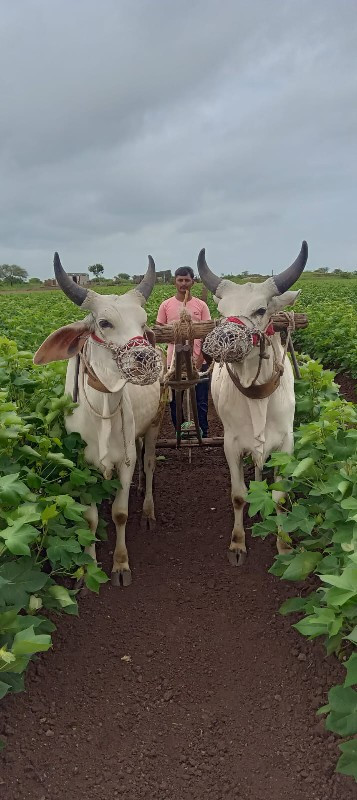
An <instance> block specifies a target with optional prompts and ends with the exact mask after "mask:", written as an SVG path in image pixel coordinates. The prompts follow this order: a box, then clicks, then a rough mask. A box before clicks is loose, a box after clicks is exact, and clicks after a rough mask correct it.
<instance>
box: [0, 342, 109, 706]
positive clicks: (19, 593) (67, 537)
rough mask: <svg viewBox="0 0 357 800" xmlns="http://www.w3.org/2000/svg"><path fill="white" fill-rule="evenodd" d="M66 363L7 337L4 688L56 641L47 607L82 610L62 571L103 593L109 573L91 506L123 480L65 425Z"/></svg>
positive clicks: (2, 431) (1, 407)
mask: <svg viewBox="0 0 357 800" xmlns="http://www.w3.org/2000/svg"><path fill="white" fill-rule="evenodd" d="M65 368H66V365H65V364H62V363H57V364H51V365H48V366H46V367H43V368H39V367H34V366H33V364H32V354H31V353H29V352H27V351H21V350H18V349H17V346H16V344H15V342H13V341H10V340H8V339H7V338H5V337H0V376H1V382H0V386H1V390H0V697H4V696H5V695H6V694H7V693H8V692H18V691H21V689H23V675H24V672H25V670H26V667H27V665H28V663H29V661H30V659H31V658H33V656H34V655H35V654H36V653H39V652H43V651H46V650H48V649H49V648H50V647H51V634H52V632H53V631H54V630H55V625H54V624H53V623H52V622H50V621H49V620H48V619H47V618H46V611H47V610H51V611H55V612H65V613H66V614H77V602H76V598H75V594H76V593H75V591H73V590H71V589H67V588H66V586H65V585H63V579H64V578H65V579H66V578H68V577H70V578H78V577H81V576H83V575H84V580H85V583H86V585H87V586H88V588H89V589H91V590H92V591H95V592H98V590H99V586H100V585H101V584H102V583H104V582H105V581H107V580H108V578H107V576H106V575H105V573H104V572H102V570H101V569H100V568H99V567H98V566H97V565H96V564H95V563H94V562H93V560H92V559H91V557H90V556H89V555H87V554H86V553H85V547H86V546H87V545H90V544H91V543H92V542H93V541H94V536H93V534H92V532H91V530H90V528H89V525H88V523H87V521H86V519H85V517H84V514H85V511H86V509H87V508H88V505H89V504H90V503H92V502H96V503H99V502H101V500H103V499H104V498H106V497H110V496H111V495H112V494H113V492H114V491H115V489H116V488H117V487H118V482H117V481H115V480H113V481H103V478H102V476H101V475H100V474H99V473H98V472H97V470H96V469H94V468H93V467H91V466H90V465H88V464H87V462H86V461H85V458H84V446H85V445H84V442H82V440H81V437H80V436H79V434H76V433H72V434H69V435H68V434H67V433H66V430H65V428H64V414H70V413H71V411H72V410H73V408H74V407H75V406H74V403H73V402H72V400H71V399H70V397H68V396H64V395H63V383H64V375H65ZM40 611H42V614H43V615H40V614H39V612H40Z"/></svg>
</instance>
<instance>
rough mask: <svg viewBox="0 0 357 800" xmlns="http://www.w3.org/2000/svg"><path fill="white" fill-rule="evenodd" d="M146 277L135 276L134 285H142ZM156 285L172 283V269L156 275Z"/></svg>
mask: <svg viewBox="0 0 357 800" xmlns="http://www.w3.org/2000/svg"><path fill="white" fill-rule="evenodd" d="M143 277H144V275H134V276H133V283H140V281H142V279H143ZM156 283H172V272H171V270H170V269H163V270H161V272H157V273H156Z"/></svg>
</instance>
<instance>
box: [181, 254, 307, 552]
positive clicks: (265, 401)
mask: <svg viewBox="0 0 357 800" xmlns="http://www.w3.org/2000/svg"><path fill="white" fill-rule="evenodd" d="M307 255H308V249H307V244H306V242H303V244H302V248H301V251H300V254H299V256H298V258H297V259H296V261H295V262H294V263H293V264H292V265H291V266H290V267H289V268H288V269H286V270H285V271H284V272H282V273H280V274H279V275H276V276H274V277H272V278H268V279H267V280H266V281H264V282H263V283H246V284H243V285H239V284H236V283H234V282H233V281H229V280H222V279H221V278H218V277H217V276H216V275H215V274H214V273H213V272H212V271H211V270H210V269H209V267H208V266H207V263H206V258H205V251H204V250H201V252H200V254H199V256H198V262H197V266H198V270H199V273H200V276H201V278H202V281H203V283H204V284H205V285H206V286H207V288H208V289H210V290H211V291H212V292H213V295H214V299H215V301H216V302H217V304H218V310H219V312H220V314H221V316H222V317H223V318H225V319H227V318H232V317H233V318H234V322H237V323H238V324H239V325H243V326H245V327H246V328H250V329H252V328H254V329H255V330H257V331H261V332H267V333H268V334H270V343H271V346H269V345H268V346H267V347H266V348H265V353H264V357H263V358H260V347H256V346H255V347H253V349H252V350H251V351H250V352H249V354H248V355H247V357H246V358H245V359H244V360H243V361H241V362H239V363H238V362H233V363H231V364H229V365H228V366H227V365H226V364H224V365H223V366H220V365H219V364H218V363H217V364H215V366H214V368H213V373H212V398H213V402H214V405H215V408H216V411H217V414H218V416H219V417H220V419H221V421H222V423H223V427H224V452H225V456H226V459H227V462H228V466H229V469H230V474H231V493H232V494H231V496H232V503H233V509H234V526H233V531H232V536H231V543H230V546H229V550H228V559H229V561H230V563H231V564H232V565H234V566H236V565H238V566H240V565H241V564H243V563H244V561H245V558H246V543H245V531H244V527H243V508H244V505H245V495H246V491H247V490H246V486H245V483H244V472H243V456H244V455H245V454H251V455H252V458H253V461H254V463H255V466H256V479H257V480H260V479H261V470H262V467H263V464H264V462H265V461H266V459H267V458H268V457H269V456H270V454H271V453H272V452H273V451H283V452H286V453H291V452H292V450H293V422H294V412H295V394H294V376H293V371H292V367H291V364H290V361H289V359H288V358H286V359H285V362H284V369H283V372H282V374H281V376H280V375H279V370H278V371H275V369H274V366H275V365H276V364H277V362H279V361H280V364H281V363H282V362H283V358H284V351H283V348H282V345H281V339H280V334H278V333H275V334H274V333H273V331H272V328H271V326H270V329H269V323H270V319H271V316H272V315H273V314H274V313H276V312H278V311H281V310H282V309H284V308H286V307H287V306H291V305H293V304H294V303H295V301H296V299H297V297H298V295H299V294H300V292H298V291H295V292H293V291H289V289H290V287H291V286H292V285H293V284H294V283H295V281H296V280H297V279H298V277H299V276H300V275H301V273H302V271H303V269H304V267H305V264H306V261H307ZM259 338H260V334H259V333H258V334H257V335H256V341H257V343H258V341H259ZM266 341H267V343H268V342H269V338H268V339H267V340H266ZM259 367H260V371H259ZM258 371H259V375H258V378H257V379H256V381H255V380H254V379H255V377H256V375H257V373H258ZM281 371H282V370H280V372H281ZM252 384H253V386H252ZM251 386H252V388H251V389H249V388H247V387H251ZM258 387H260V389H259V388H258ZM249 394H250V395H252V396H250V397H249ZM254 395H255V396H254ZM257 395H258V397H257ZM259 395H261V397H260V399H259ZM264 395H267V396H264ZM282 496H283V493H282V492H274V493H273V499H274V501H275V502H276V503H277V504H278V503H279V500H281V498H282ZM277 509H278V511H280V509H279V506H277ZM277 546H278V551H279V552H285V551H286V550H287V546H286V545H285V544H284V542H282V540H281V539H279V538H278V539H277Z"/></svg>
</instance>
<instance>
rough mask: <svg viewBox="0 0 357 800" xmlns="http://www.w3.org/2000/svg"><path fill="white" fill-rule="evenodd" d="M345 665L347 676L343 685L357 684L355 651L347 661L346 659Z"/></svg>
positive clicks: (356, 654) (356, 656)
mask: <svg viewBox="0 0 357 800" xmlns="http://www.w3.org/2000/svg"><path fill="white" fill-rule="evenodd" d="M345 667H346V670H347V676H346V680H345V682H344V686H354V685H355V684H357V653H352V655H351V656H350V657H349V659H348V661H346V663H345Z"/></svg>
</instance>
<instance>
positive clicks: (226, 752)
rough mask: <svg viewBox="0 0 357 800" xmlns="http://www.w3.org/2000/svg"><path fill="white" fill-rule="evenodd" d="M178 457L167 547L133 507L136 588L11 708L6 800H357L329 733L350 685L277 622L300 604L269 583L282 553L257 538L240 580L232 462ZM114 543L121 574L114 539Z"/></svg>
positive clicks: (170, 459) (41, 670)
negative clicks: (235, 562) (341, 690)
mask: <svg viewBox="0 0 357 800" xmlns="http://www.w3.org/2000/svg"><path fill="white" fill-rule="evenodd" d="M218 432H219V429H218V425H217V422H214V420H213V419H212V420H211V433H214V434H217V433H218ZM165 433H166V434H170V425H169V422H168V421H166V423H165ZM164 455H165V459H166V460H165V461H162V462H159V463H158V466H157V472H156V479H155V482H156V510H157V517H158V524H157V529H156V531H155V532H154V533H148V532H146V531H145V532H143V531H142V530H141V529H140V524H139V521H140V503H139V500H138V498H137V497H136V496H135V494H134V492H133V495H132V498H131V510H130V518H129V523H128V528H127V530H128V536H127V539H128V546H129V552H130V558H131V565H132V569H133V578H134V581H133V584H132V585H131V587H129V588H127V589H115V588H112V587H111V586H110V585H109V584H108V585H106V586H105V587H104V588H102V590H101V593H100V596H99V597H97V596H94V595H91V594H90V595H88V596H86V597H83V598H82V600H81V603H80V605H81V610H80V619H78V618H73V617H63V618H62V619H61V621H60V623H59V630H58V632H57V633H56V634H55V636H54V647H53V650H52V652H51V653H49V654H46V655H45V656H44V657H43V658H42V657H41V658H39V659H37V661H36V663H34V664H32V666H31V669H30V674H29V677H28V680H27V692H26V693H24V694H22V695H18V696H16V697H14V696H12V697H9V698H6V699H5V701H3V703H2V706H3V708H4V711H5V715H4V717H3V723H2V728H3V732H4V733H5V736H6V739H7V742H8V746H7V748H6V750H5V752H4V754H3V755H2V757H1V760H0V776H1V777H0V784H1V783H2V787H0V788H3V789H4V797H6V798H7V800H22V799H23V798H30V799H31V800H52V798H55V799H58V800H68V798H73V800H96V799H98V800H111V799H112V798H117V797H124V796H125V797H126V798H127V800H140V799H141V798H146V799H147V800H195V799H197V800H201V798H202V799H203V798H209V800H222V798H227V799H228V800H267V798H269V800H306V798H309V800H330V798H336V797H338V798H341V800H342V798H343V800H352V799H353V798H354V799H356V795H357V792H356V786H355V784H354V782H353V781H352V780H351V779H349V778H345V777H342V776H339V775H336V774H335V773H334V766H335V763H336V758H337V756H338V749H337V740H336V739H335V737H334V736H332V735H330V734H328V733H326V732H325V730H324V724H323V721H322V719H321V718H319V717H316V709H317V708H318V707H319V706H320V705H321V704H322V703H323V702H325V701H326V692H327V691H328V689H329V687H330V686H331V685H332V684H333V683H334V682H339V681H341V680H342V679H343V670H342V668H341V667H340V665H339V663H338V662H337V660H336V659H335V658H333V657H330V658H326V656H325V652H324V650H323V648H322V647H321V646H319V645H317V644H316V643H315V644H310V643H308V642H306V641H305V640H304V639H303V638H302V637H301V636H300V635H299V634H298V633H297V632H295V631H294V630H293V629H292V628H291V618H290V617H288V618H285V617H281V616H280V615H279V614H278V613H277V611H278V608H279V606H280V604H281V603H282V601H283V600H284V599H285V598H286V597H288V596H289V594H293V588H292V586H291V585H285V584H284V583H283V582H282V581H279V580H277V579H276V578H274V577H273V576H271V575H269V574H268V571H267V570H268V567H269V565H270V564H271V563H272V560H273V557H274V554H275V545H274V542H273V541H266V542H262V541H260V540H257V539H250V538H249V539H248V543H249V558H248V560H247V562H246V564H245V566H244V567H243V568H240V569H238V568H236V569H234V568H233V567H231V566H230V565H229V564H228V561H227V559H226V552H225V551H226V547H227V545H228V543H229V538H230V530H231V526H232V512H231V505H230V498H229V479H228V469H227V466H226V463H225V459H224V454H223V451H222V450H219V449H215V450H209V449H208V448H206V449H204V450H202V451H200V452H198V451H197V450H193V452H192V464H191V465H189V463H188V452H187V451H181V452H175V451H167V450H166V451H165V453H164ZM104 513H105V514H106V516H108V518H109V510H108V509H106V510H105V512H104ZM109 538H110V541H109V542H108V543H104V544H103V545H101V546H100V549H99V558H100V559H102V560H103V564H104V567H105V569H107V570H109V569H110V560H111V552H112V550H113V529H112V526H111V524H110V537H109ZM0 794H1V792H0Z"/></svg>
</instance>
